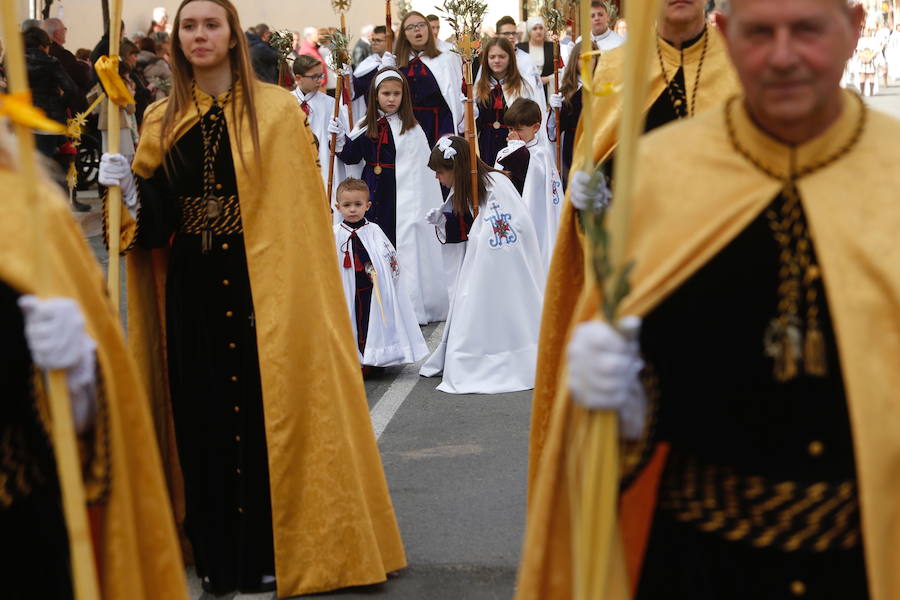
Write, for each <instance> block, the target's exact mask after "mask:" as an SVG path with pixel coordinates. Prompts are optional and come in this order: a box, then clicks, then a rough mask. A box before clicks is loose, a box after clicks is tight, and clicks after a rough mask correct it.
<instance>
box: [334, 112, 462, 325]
mask: <svg viewBox="0 0 900 600" xmlns="http://www.w3.org/2000/svg"><path fill="white" fill-rule="evenodd" d="M388 124H389V125H390V127H391V133H392V134H393V137H394V146H395V147H396V150H397V159H396V177H397V203H396V211H397V238H396V239H397V255H398V256H399V257H400V260H401V262H402V263H403V265H404V267H403V268H404V272H405V278H406V283H407V289H408V290H409V296H410V300H412V305H413V308H414V309H415V311H416V318H417V319H418V321H419V323H420V324H422V325H424V324H426V323H433V322H435V321H443V320H444V319H446V318H447V311H448V310H449V308H450V299H449V297H448V294H447V287H446V283H445V281H444V278H443V274H444V264H443V259H442V257H441V244H440V242H439V241H438V239H437V236H435V235H434V228H433V227H432V226H431V225H429V224H428V223H427V222H426V221H425V215H426V214H427V213H428V211H429V210H431V209H432V208H439V207H440V206H441V204H442V203H443V196H442V194H441V186H440V184H439V183H438V181H437V179H435V177H434V173H433V172H432V171H431V169H429V168H428V157H429V156H430V155H431V150H430V149H429V148H428V140H427V138H426V137H425V132H424V131H422V128H421V127H420V126H419V125H416V126H415V127H414V128H413V129H410V130H409V131H407V132H406V133H405V134H403V135H400V130H401V128H402V124H401V123H400V118H399V117H398V116H397V115H396V114H394V115H390V116H389V117H388ZM365 132H366V127H365V125H364V124H361V125H360V127H358V128H357V129H354V130H353V131H352V132H351V133H350V138H351V139H354V140H355V139H356V138H358V137H359V136H361V135H363V134H364V133H365Z"/></svg>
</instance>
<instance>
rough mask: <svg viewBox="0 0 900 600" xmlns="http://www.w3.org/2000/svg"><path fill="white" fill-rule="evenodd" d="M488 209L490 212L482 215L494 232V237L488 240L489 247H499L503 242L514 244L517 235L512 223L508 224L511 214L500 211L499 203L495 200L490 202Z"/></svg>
mask: <svg viewBox="0 0 900 600" xmlns="http://www.w3.org/2000/svg"><path fill="white" fill-rule="evenodd" d="M490 210H491V214H489V215H488V216H486V217H484V220H485V221H487V222H488V223H490V224H491V231H492V233H493V234H494V239H492V240H491V241H490V244H491V248H499V247H500V246H502V245H503V244H504V243H506V244H507V245H512V244H515V243H516V240H518V239H519V236H518V235H517V234H516V231H515V230H514V229H513V228H512V225H510V220H511V219H512V214H511V213H501V212H500V205H499V204H497V203H496V202H491V205H490Z"/></svg>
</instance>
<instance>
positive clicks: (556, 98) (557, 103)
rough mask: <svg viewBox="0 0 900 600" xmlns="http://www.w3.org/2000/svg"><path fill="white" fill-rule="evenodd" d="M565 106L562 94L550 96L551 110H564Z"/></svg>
mask: <svg viewBox="0 0 900 600" xmlns="http://www.w3.org/2000/svg"><path fill="white" fill-rule="evenodd" d="M562 105H563V95H562V94H550V108H554V109H556V108H562Z"/></svg>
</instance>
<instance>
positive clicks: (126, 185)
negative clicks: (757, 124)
mask: <svg viewBox="0 0 900 600" xmlns="http://www.w3.org/2000/svg"><path fill="white" fill-rule="evenodd" d="M97 181H98V182H99V183H100V185H105V186H106V187H109V186H113V185H117V186H119V187H120V188H122V200H124V201H125V206H126V207H127V208H128V212H129V213H131V216H132V218H137V209H138V197H137V184H136V183H135V181H134V175H133V174H132V172H131V164H130V163H129V162H128V159H127V158H125V157H124V156H122V155H121V154H109V153H106V152H104V153H103V156H101V157H100V169H99V171H98V173H97Z"/></svg>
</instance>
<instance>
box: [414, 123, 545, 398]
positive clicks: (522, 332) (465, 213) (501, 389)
mask: <svg viewBox="0 0 900 600" xmlns="http://www.w3.org/2000/svg"><path fill="white" fill-rule="evenodd" d="M469 156H470V155H469V147H468V145H467V143H466V141H465V140H463V139H462V138H461V137H457V136H451V137H447V138H443V139H442V140H441V141H440V142H439V143H438V145H437V146H436V147H435V148H434V150H433V151H432V153H431V158H430V160H429V163H428V166H429V167H430V168H431V169H432V170H433V171H435V173H436V174H437V177H438V179H440V180H441V182H442V183H443V184H444V185H445V186H446V187H449V188H451V192H450V196H449V197H448V198H447V202H446V204H445V205H444V206H443V207H442V208H441V209H437V210H434V211H431V213H430V214H429V217H428V218H429V222H430V223H432V224H433V225H435V226H436V227H439V228H440V229H441V230H442V231H443V232H444V235H445V236H446V239H447V241H448V242H450V241H455V240H459V241H460V243H457V244H447V245H448V246H454V247H456V248H458V247H460V246H461V247H462V251H461V252H458V253H457V256H458V257H459V260H460V262H459V266H458V268H457V269H456V277H457V282H456V286H455V291H454V293H453V296H452V298H451V301H450V302H451V303H450V315H449V316H448V318H447V323H446V325H445V327H444V335H443V338H442V339H441V343H440V345H439V346H438V348H437V350H435V352H434V353H433V354H432V355H431V356H430V357H429V358H428V360H427V361H426V362H425V364H424V365H423V366H422V369H421V370H420V371H419V374H420V375H423V376H425V377H433V376H436V375H440V374H443V380H442V381H441V384H440V385H439V386H438V388H437V389H439V390H441V391H443V392H448V393H451V394H500V393H505V392H515V391H521V390H528V389H532V388H533V387H534V376H535V365H536V361H537V348H538V333H539V329H540V322H541V305H542V303H543V299H544V294H543V290H544V283H545V274H544V265H543V259H542V258H541V252H540V248H539V247H538V241H537V234H536V232H535V229H534V225H533V224H532V222H531V217H530V216H529V214H528V209H527V208H526V207H525V205H524V203H523V202H522V199H521V197H520V196H519V194H518V192H517V191H516V189H515V187H513V185H512V183H511V182H510V181H509V179H508V178H507V177H506V176H505V175H503V174H502V173H500V172H497V171H494V170H493V169H491V168H490V167H488V166H487V165H486V164H484V162H482V161H481V160H478V179H479V185H478V188H479V190H478V199H479V201H478V204H477V208H475V207H473V203H472V194H471V192H470V189H471V180H470V164H471V163H470V158H469ZM476 160H477V159H476ZM476 213H477V214H476Z"/></svg>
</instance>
